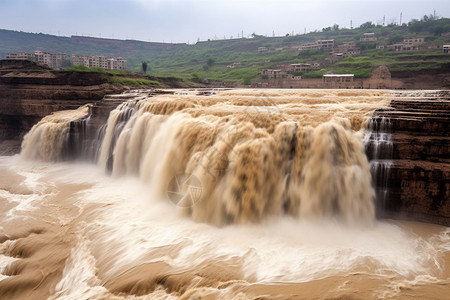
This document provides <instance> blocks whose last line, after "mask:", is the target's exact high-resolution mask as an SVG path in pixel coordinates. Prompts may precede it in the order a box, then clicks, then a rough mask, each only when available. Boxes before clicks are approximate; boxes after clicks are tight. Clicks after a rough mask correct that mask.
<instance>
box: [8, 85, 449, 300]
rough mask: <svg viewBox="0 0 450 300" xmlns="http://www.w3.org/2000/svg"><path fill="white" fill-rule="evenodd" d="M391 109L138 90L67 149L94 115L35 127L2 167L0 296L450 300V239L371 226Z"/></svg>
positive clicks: (415, 229) (325, 94)
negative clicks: (377, 121) (370, 155)
mask: <svg viewBox="0 0 450 300" xmlns="http://www.w3.org/2000/svg"><path fill="white" fill-rule="evenodd" d="M390 98H391V94H390V93H389V92H383V91H342V90H341V91H334V90H322V91H315V90H310V91H303V90H301V91H300V90H289V91H288V90H264V91H261V90H221V91H215V92H214V93H213V94H212V95H204V94H197V92H195V91H178V92H177V93H175V94H166V95H158V96H155V97H147V96H146V92H136V95H135V97H134V98H132V99H131V100H129V101H127V102H124V103H123V104H121V105H120V106H119V107H117V108H116V109H115V110H113V111H112V112H111V113H110V116H109V119H108V121H107V123H106V124H105V125H104V126H102V127H99V128H97V129H96V132H94V133H90V134H75V136H76V137H86V136H91V137H98V139H99V140H100V141H99V140H95V139H94V140H92V141H90V142H86V141H80V140H78V141H76V142H77V143H78V144H80V145H81V144H83V145H85V146H86V148H84V146H83V147H77V149H76V151H75V149H70V147H67V145H68V143H69V140H70V139H71V137H70V132H71V131H72V134H73V128H72V129H71V128H70V126H73V124H74V123H73V121H75V120H79V119H80V118H82V122H85V123H86V124H84V125H83V126H81V128H89V124H88V123H89V120H90V119H89V117H88V109H87V108H86V107H83V108H80V109H79V110H76V111H68V112H60V113H58V114H54V115H52V116H48V117H46V118H44V119H43V120H42V121H41V122H40V123H38V124H37V125H36V126H35V127H34V128H33V129H32V130H31V131H30V133H29V134H28V135H27V136H26V137H25V139H24V142H23V149H22V153H21V155H20V156H15V157H3V158H0V203H1V204H2V205H1V206H0V217H1V220H2V223H1V224H0V226H1V227H0V242H1V243H2V244H1V245H0V273H1V275H0V298H2V297H3V298H5V299H11V298H23V299H32V298H34V299H42V298H50V299H122V298H132V299H155V298H156V299H166V298H168V299H172V298H174V299H178V298H184V299H199V298H208V299H216V298H220V299H247V298H249V299H253V298H257V297H260V298H264V297H266V298H268V299H274V298H275V299H286V298H294V299H295V298H299V299H304V298H306V299H309V298H319V299H321V298H323V299H327V298H332V299H334V298H352V299H354V298H356V299H359V298H360V299H378V298H414V297H416V298H429V299H442V298H445V297H447V296H448V295H449V291H450V274H449V273H450V270H449V268H450V230H449V229H448V228H445V227H440V226H434V225H426V224H419V223H407V222H392V221H391V222H387V221H385V222H381V221H377V220H375V217H374V204H373V201H374V197H375V193H374V190H373V188H372V185H371V181H372V179H371V167H370V164H369V162H368V161H367V158H366V155H365V145H364V141H365V140H375V141H376V142H375V143H384V144H386V143H388V141H387V140H388V136H380V138H377V137H374V135H373V134H371V133H370V132H367V130H366V129H367V128H369V129H370V128H371V127H373V126H375V125H373V124H372V125H370V117H371V115H372V113H373V111H374V110H375V109H376V108H379V107H383V106H385V105H387V104H388V103H389V100H390ZM78 122H80V121H78ZM384 122H386V121H384ZM77 128H78V127H77ZM368 137H369V138H368ZM72 138H73V135H72ZM83 139H84V138H83ZM383 139H385V140H386V141H384V140H383ZM380 140H383V141H381V142H380ZM72 142H73V141H72ZM372 147H375V150H376V151H377V153H381V152H380V151H381V150H380V151H379V149H381V148H380V147H378V146H377V145H373V146H372ZM377 147H378V148H377ZM80 149H81V150H80ZM67 151H69V152H70V151H72V152H73V151H75V152H77V153H71V155H70V157H79V158H83V160H81V159H79V160H75V161H63V160H64V159H63V158H64V157H67V155H66V154H67V153H64V152H67ZM87 153H88V154H87ZM379 156H380V157H379V158H382V159H386V158H388V157H385V156H384V154H379ZM372 168H373V165H372Z"/></svg>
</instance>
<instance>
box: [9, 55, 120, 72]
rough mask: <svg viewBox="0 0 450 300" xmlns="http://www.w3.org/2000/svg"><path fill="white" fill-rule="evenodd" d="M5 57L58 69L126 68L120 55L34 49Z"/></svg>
mask: <svg viewBox="0 0 450 300" xmlns="http://www.w3.org/2000/svg"><path fill="white" fill-rule="evenodd" d="M6 59H19V60H31V61H35V62H37V63H40V64H43V65H46V66H48V67H50V68H52V69H60V68H63V67H64V66H65V64H67V63H68V64H69V65H73V66H85V67H88V68H91V67H100V68H103V69H105V70H127V60H125V59H123V58H122V57H111V58H108V57H105V56H103V55H100V56H86V55H76V54H72V55H70V56H68V55H67V54H65V53H48V52H43V51H39V50H36V51H34V52H33V53H27V52H17V53H7V54H6Z"/></svg>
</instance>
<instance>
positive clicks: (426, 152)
mask: <svg viewBox="0 0 450 300" xmlns="http://www.w3.org/2000/svg"><path fill="white" fill-rule="evenodd" d="M398 96H399V97H397V98H395V99H394V100H392V102H391V104H390V107H389V108H387V109H380V110H377V111H376V112H375V114H374V119H375V120H378V124H381V123H384V124H385V126H375V131H376V134H375V135H376V138H378V142H375V141H372V142H371V145H372V146H371V147H370V146H369V147H368V149H367V154H368V157H369V159H372V171H373V172H372V174H373V177H374V181H375V185H376V190H377V214H378V216H379V217H382V218H400V219H412V220H417V221H424V222H431V223H436V224H442V225H446V226H450V136H449V129H450V91H436V92H423V93H420V92H419V91H416V92H404V93H399V94H398ZM375 144H377V146H375Z"/></svg>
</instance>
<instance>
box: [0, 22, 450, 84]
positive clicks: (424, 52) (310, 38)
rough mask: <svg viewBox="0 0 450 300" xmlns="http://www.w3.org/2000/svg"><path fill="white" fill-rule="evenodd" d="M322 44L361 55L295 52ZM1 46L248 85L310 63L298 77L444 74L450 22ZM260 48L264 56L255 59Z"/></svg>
mask: <svg viewBox="0 0 450 300" xmlns="http://www.w3.org/2000/svg"><path fill="white" fill-rule="evenodd" d="M368 32H370V33H374V34H375V36H376V37H377V40H376V41H368V42H367V41H360V38H361V37H363V35H364V33H368ZM405 38H424V43H422V44H421V45H420V46H419V50H418V51H414V52H396V51H393V50H388V49H376V48H377V45H385V46H386V47H388V46H389V45H393V44H396V43H400V42H402V41H403V39H405ZM326 39H334V40H335V45H337V46H338V45H341V44H342V43H344V42H356V46H357V47H358V48H359V49H360V50H361V53H360V54H359V55H356V56H350V57H347V58H344V59H342V60H339V61H338V62H333V63H323V62H324V61H325V59H326V58H327V57H329V52H330V50H329V49H327V50H325V49H322V50H303V51H301V52H299V51H298V49H297V48H295V46H299V45H302V44H304V43H310V42H314V41H317V40H326ZM0 41H1V44H0V57H4V56H5V54H6V53H7V52H18V51H26V52H32V51H34V50H42V51H48V52H64V53H67V54H85V55H105V56H122V57H124V58H126V59H127V60H128V67H129V69H130V70H131V71H140V70H141V63H142V62H143V61H146V62H147V64H148V69H147V70H148V73H150V74H152V75H159V76H161V75H162V76H177V77H184V78H194V79H208V80H219V81H231V82H242V83H250V82H251V81H252V80H254V79H255V78H256V76H257V74H258V73H259V72H260V71H261V70H263V69H267V68H278V67H279V66H280V65H286V64H293V63H305V62H311V61H320V62H322V63H321V66H320V69H319V70H316V71H313V72H308V73H304V74H301V75H302V76H304V77H319V76H321V75H322V74H323V73H325V72H335V73H354V74H355V76H356V77H369V76H370V75H371V72H372V70H373V68H375V67H377V66H380V65H387V66H388V67H389V68H390V69H391V71H418V70H426V69H435V70H445V69H447V70H448V68H449V66H450V55H449V54H444V53H443V51H442V46H443V45H445V44H450V19H448V18H440V19H436V18H434V17H433V16H424V17H423V18H422V19H421V20H412V21H411V22H409V23H408V24H403V25H402V26H397V25H393V24H392V25H388V26H379V25H378V26H375V25H374V24H372V23H371V22H366V23H364V24H362V25H361V26H360V27H359V28H355V29H340V28H339V26H337V25H334V26H331V27H327V28H323V29H322V30H321V31H316V32H312V33H308V34H304V35H294V36H291V35H288V34H287V35H286V36H283V37H265V36H260V35H257V34H253V35H252V38H240V39H229V40H215V41H204V42H198V43H196V44H195V45H186V44H163V43H148V42H140V41H130V40H126V41H123V40H111V39H99V38H89V37H70V38H69V37H57V36H52V35H46V34H31V33H23V32H16V31H8V30H0ZM259 47H267V49H269V50H268V51H267V52H263V53H259V52H258V48H259ZM293 47H294V48H293ZM233 64H234V65H233ZM231 65H233V67H231Z"/></svg>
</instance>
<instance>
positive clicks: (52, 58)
mask: <svg viewBox="0 0 450 300" xmlns="http://www.w3.org/2000/svg"><path fill="white" fill-rule="evenodd" d="M6 59H19V60H31V61H35V62H37V63H40V64H43V65H47V66H48V67H50V68H53V69H57V68H61V67H62V65H63V61H64V60H66V59H67V55H66V54H64V53H55V54H53V53H48V52H43V51H39V50H36V51H34V53H26V52H17V53H7V54H6Z"/></svg>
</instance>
